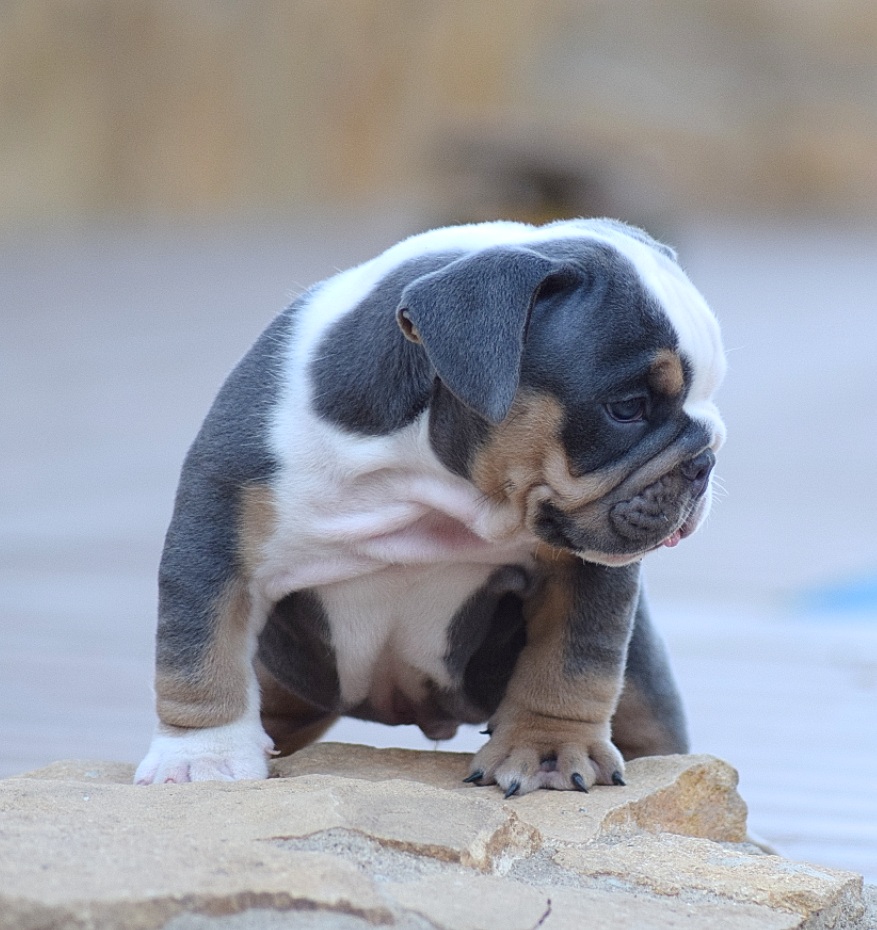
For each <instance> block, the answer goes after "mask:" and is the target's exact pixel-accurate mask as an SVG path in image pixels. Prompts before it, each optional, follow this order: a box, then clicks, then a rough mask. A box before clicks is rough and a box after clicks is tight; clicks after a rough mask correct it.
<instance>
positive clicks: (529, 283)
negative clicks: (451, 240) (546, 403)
mask: <svg viewBox="0 0 877 930" xmlns="http://www.w3.org/2000/svg"><path fill="white" fill-rule="evenodd" d="M573 275H575V271H574V270H573V268H572V266H571V265H569V264H567V263H565V262H558V261H553V260H552V259H550V258H545V256H543V255H539V254H538V253H537V252H533V251H531V250H530V249H523V248H509V247H500V248H491V249H485V250H484V251H481V252H478V253H476V254H475V255H469V256H464V257H463V258H458V259H457V260H456V261H454V262H451V263H450V264H449V265H445V267H444V268H440V269H439V270H438V271H433V272H431V273H430V274H425V275H423V276H422V277H420V278H417V280H415V281H412V282H411V284H409V285H408V286H407V287H406V288H405V290H404V291H402V298H401V301H400V303H399V307H398V308H397V310H396V319H397V321H398V323H399V326H400V327H401V328H402V332H403V333H404V334H405V336H406V337H407V338H408V339H409V340H411V341H412V342H418V343H421V344H422V345H423V348H424V349H425V350H426V354H427V356H428V358H429V360H430V362H431V363H432V365H433V367H434V368H435V370H436V373H437V374H438V376H439V378H441V380H442V381H443V382H444V384H445V385H446V386H447V388H448V390H450V391H451V393H452V394H454V395H455V396H456V397H457V398H458V399H459V400H461V401H462V402H463V403H464V404H465V405H466V406H467V407H469V408H471V409H472V410H474V411H475V412H476V413H479V414H480V415H481V416H483V417H484V418H485V419H487V420H489V421H490V422H491V423H499V422H500V421H501V420H503V419H504V418H505V417H506V415H507V414H508V412H509V409H510V408H511V405H512V401H513V400H514V397H515V392H516V391H517V389H518V380H519V378H520V375H521V355H522V354H523V350H524V337H525V335H526V332H527V324H528V323H529V320H530V312H531V311H532V309H533V304H534V303H535V302H536V298H537V297H538V296H539V290H540V288H541V287H542V286H543V284H544V283H545V282H546V280H547V279H549V278H552V277H556V276H562V277H569V276H573Z"/></svg>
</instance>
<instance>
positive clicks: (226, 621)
mask: <svg viewBox="0 0 877 930" xmlns="http://www.w3.org/2000/svg"><path fill="white" fill-rule="evenodd" d="M250 608H251V605H250V596H249V593H248V592H247V587H246V584H245V582H244V581H243V579H241V578H236V579H235V580H234V581H232V582H231V583H230V584H229V585H228V586H227V587H226V589H225V591H224V592H223V595H222V597H220V598H219V600H218V601H217V604H216V609H215V614H216V616H215V620H214V622H213V625H212V629H213V636H212V639H211V641H210V644H209V646H208V647H207V649H206V651H205V653H204V657H203V659H202V662H201V665H200V667H199V669H198V674H197V677H195V678H190V677H188V676H181V675H178V674H175V673H174V672H168V671H167V670H164V669H162V668H160V667H159V668H158V670H157V672H156V693H157V695H158V697H157V701H156V704H157V709H158V715H159V717H160V718H161V720H162V721H163V722H164V723H167V724H172V725H174V726H178V727H214V726H219V725H221V724H224V723H231V722H232V721H233V720H237V719H238V718H239V717H241V715H242V714H243V713H244V712H245V711H246V709H247V696H248V695H247V685H248V682H249V680H250V672H249V669H248V668H247V657H248V656H249V653H250V648H249V626H250V613H251V609H250Z"/></svg>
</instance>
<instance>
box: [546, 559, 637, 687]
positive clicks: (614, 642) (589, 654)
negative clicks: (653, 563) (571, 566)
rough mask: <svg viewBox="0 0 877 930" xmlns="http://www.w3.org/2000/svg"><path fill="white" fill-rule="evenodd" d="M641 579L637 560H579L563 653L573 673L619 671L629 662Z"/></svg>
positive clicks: (579, 674)
mask: <svg viewBox="0 0 877 930" xmlns="http://www.w3.org/2000/svg"><path fill="white" fill-rule="evenodd" d="M639 579H640V564H639V563H638V562H635V563H633V564H632V565H626V566H624V567H622V568H607V567H606V566H605V565H596V564H594V563H593V562H585V561H582V560H579V561H577V563H576V570H575V576H574V584H575V589H574V591H573V608H572V611H571V615H570V616H569V617H568V619H567V624H566V642H565V649H564V657H563V659H564V662H563V664H564V670H565V672H566V674H567V675H569V677H570V678H580V677H582V676H583V675H588V674H592V673H596V674H598V675H605V674H614V673H616V672H618V671H620V670H621V669H622V668H623V667H624V662H625V657H626V654H627V644H628V641H629V639H630V635H631V629H632V627H633V618H634V613H635V611H636V605H637V600H638V598H639Z"/></svg>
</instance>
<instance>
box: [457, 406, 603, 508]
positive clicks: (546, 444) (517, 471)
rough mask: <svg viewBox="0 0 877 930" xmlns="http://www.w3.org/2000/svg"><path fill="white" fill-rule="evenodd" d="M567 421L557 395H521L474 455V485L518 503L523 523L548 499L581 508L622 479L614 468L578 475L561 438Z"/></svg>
mask: <svg viewBox="0 0 877 930" xmlns="http://www.w3.org/2000/svg"><path fill="white" fill-rule="evenodd" d="M563 419H564V412H563V408H562V407H561V405H560V402H559V401H558V400H556V399H555V398H553V397H551V396H549V395H547V394H525V395H519V396H518V397H517V398H516V399H515V402H514V404H513V406H512V409H511V412H510V413H509V415H508V417H507V418H506V419H505V420H504V421H503V422H502V423H500V424H499V426H497V427H496V428H495V429H494V430H493V432H492V434H491V437H490V439H489V440H488V441H487V442H486V443H484V445H483V446H482V447H481V448H480V449H479V450H478V453H477V454H476V456H475V460H474V462H473V465H472V481H473V483H474V484H475V485H476V487H478V488H479V489H480V490H482V491H483V492H484V493H485V494H487V495H489V496H490V497H491V498H493V499H494V500H496V499H503V498H505V499H506V500H509V501H511V502H512V503H513V504H515V505H516V506H517V507H518V509H519V511H520V513H521V519H522V522H524V521H525V519H526V518H527V517H532V516H533V514H534V512H535V509H536V507H537V506H538V505H539V503H540V502H541V501H543V500H547V499H548V498H549V497H550V498H552V499H555V500H556V501H558V502H563V503H565V504H566V505H567V506H568V507H582V506H585V505H587V504H589V503H591V502H592V501H595V500H598V499H599V498H601V497H602V496H603V495H604V494H606V493H607V492H608V491H609V490H611V489H612V488H613V487H614V486H615V485H616V484H617V483H618V481H619V480H620V477H621V476H620V475H618V474H617V473H616V472H614V471H613V470H612V469H605V470H603V471H600V472H594V473H592V474H589V475H582V476H576V475H573V473H572V472H571V470H570V467H569V459H568V458H567V455H566V452H565V450H564V448H563V443H562V441H561V435H560V431H561V428H562V426H563Z"/></svg>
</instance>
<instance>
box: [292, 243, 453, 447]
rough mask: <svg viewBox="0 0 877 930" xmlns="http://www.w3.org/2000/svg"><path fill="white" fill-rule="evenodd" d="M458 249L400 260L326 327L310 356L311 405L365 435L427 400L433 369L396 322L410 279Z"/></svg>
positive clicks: (388, 426)
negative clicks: (398, 309)
mask: <svg viewBox="0 0 877 930" xmlns="http://www.w3.org/2000/svg"><path fill="white" fill-rule="evenodd" d="M458 257H459V252H436V253H432V254H429V255H422V256H420V257H418V258H414V259H411V260H409V261H407V262H403V264H401V265H400V266H399V267H398V268H395V269H393V271H391V272H390V273H389V274H388V275H387V276H386V277H385V278H384V279H383V280H382V281H380V282H379V283H378V285H377V286H376V287H375V288H374V289H373V290H372V291H371V292H370V293H369V294H368V295H367V296H366V297H365V298H364V299H363V300H362V301H361V302H360V303H359V304H358V305H357V306H356V307H355V308H354V309H353V310H352V311H351V312H350V313H347V314H345V315H344V316H343V317H342V318H341V319H340V320H339V321H338V322H337V323H335V324H334V325H333V326H332V327H331V328H330V329H329V331H328V333H327V334H326V336H325V337H324V339H323V340H322V341H321V343H320V345H319V346H318V348H317V351H316V353H315V355H314V360H313V362H312V363H311V367H310V371H311V377H312V378H313V382H314V406H315V408H316V410H317V412H318V413H319V414H320V415H321V416H323V417H325V418H326V419H327V420H330V421H331V422H333V423H335V424H337V425H338V426H341V427H343V428H344V429H347V430H350V431H351V432H355V433H360V434H364V435H367V436H382V435H386V434H387V433H391V432H393V431H394V430H397V429H401V428H402V427H403V426H405V425H407V424H408V423H410V422H411V420H413V419H414V418H415V417H416V416H417V415H418V414H419V413H420V412H421V411H422V410H423V409H424V408H425V407H426V405H427V402H428V400H429V395H430V390H431V389H432V382H433V379H434V377H435V372H434V370H433V368H432V366H431V365H430V362H429V359H427V357H426V355H425V354H424V352H423V350H422V349H421V348H420V347H419V346H416V345H413V344H412V343H410V342H409V341H408V340H407V339H406V338H405V337H404V336H403V335H402V331H401V330H400V329H399V325H398V324H397V322H396V307H397V305H398V303H399V299H400V297H401V295H402V293H403V290H404V288H405V287H406V286H407V285H408V284H409V283H410V282H411V281H415V280H418V279H420V278H421V277H422V276H423V275H426V274H428V273H429V272H431V271H435V270H436V269H438V268H443V267H445V266H446V265H448V264H449V263H451V262H453V261H454V260H455V259H456V258H458Z"/></svg>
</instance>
